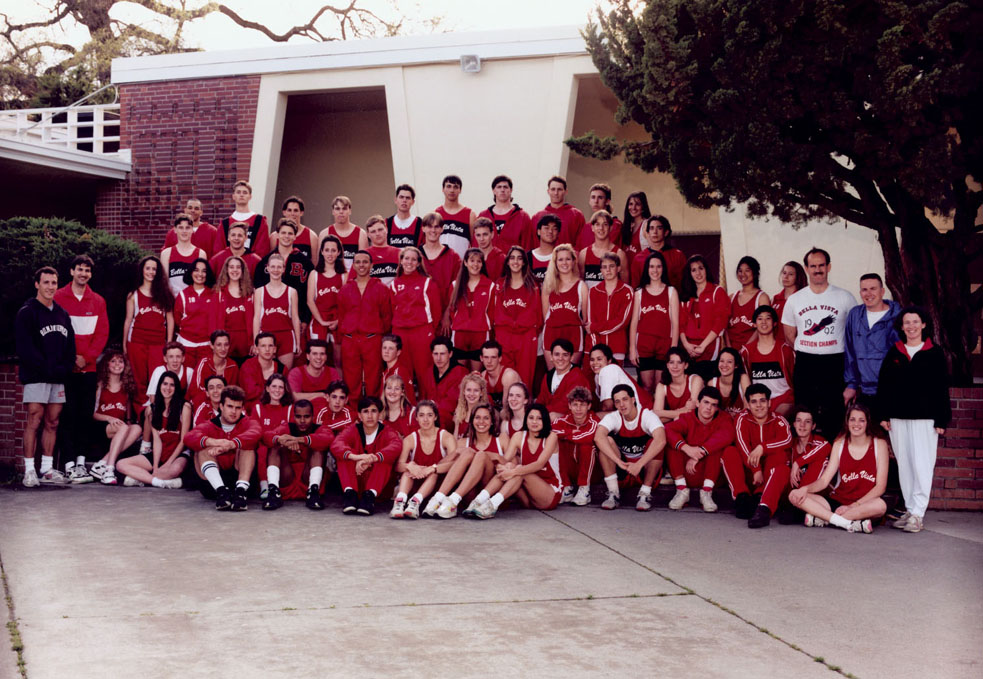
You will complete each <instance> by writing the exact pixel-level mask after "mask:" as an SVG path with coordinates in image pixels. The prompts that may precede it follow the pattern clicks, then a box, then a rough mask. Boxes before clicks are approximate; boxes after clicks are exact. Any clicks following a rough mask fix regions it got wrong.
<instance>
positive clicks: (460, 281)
mask: <svg viewBox="0 0 983 679" xmlns="http://www.w3.org/2000/svg"><path fill="white" fill-rule="evenodd" d="M492 233H493V234H494V233H495V229H494V228H492ZM473 255H478V256H479V257H481V271H479V272H478V275H479V276H484V277H485V278H488V267H487V266H485V253H484V252H482V251H481V250H480V249H479V248H468V249H467V250H465V251H464V256H463V257H461V266H460V270H459V271H458V273H457V285H456V286H454V296H453V297H451V300H450V309H451V313H457V307H458V305H459V304H460V303H461V301H462V300H464V296H465V295H466V294H467V290H468V280H470V278H471V272H470V271H469V270H468V267H467V266H465V265H466V263H467V261H468V258H469V257H471V256H473Z"/></svg>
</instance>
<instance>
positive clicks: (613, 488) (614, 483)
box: [604, 474, 621, 496]
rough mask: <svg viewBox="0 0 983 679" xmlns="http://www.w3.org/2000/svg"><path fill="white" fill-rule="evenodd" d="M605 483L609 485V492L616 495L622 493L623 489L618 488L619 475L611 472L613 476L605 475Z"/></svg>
mask: <svg viewBox="0 0 983 679" xmlns="http://www.w3.org/2000/svg"><path fill="white" fill-rule="evenodd" d="M604 485H605V486H607V488H608V492H610V493H614V494H615V495H619V496H620V495H621V491H619V490H618V475H617V474H611V476H605V477H604Z"/></svg>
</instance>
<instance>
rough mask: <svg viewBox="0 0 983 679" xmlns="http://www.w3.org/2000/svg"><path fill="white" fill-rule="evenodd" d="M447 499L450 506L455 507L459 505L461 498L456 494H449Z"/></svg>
mask: <svg viewBox="0 0 983 679" xmlns="http://www.w3.org/2000/svg"><path fill="white" fill-rule="evenodd" d="M447 499H448V500H450V502H451V504H452V505H454V506H455V507H457V506H458V505H459V504H461V500H462V499H463V498H462V497H461V496H460V495H458V494H457V493H451V494H450V495H448V496H447Z"/></svg>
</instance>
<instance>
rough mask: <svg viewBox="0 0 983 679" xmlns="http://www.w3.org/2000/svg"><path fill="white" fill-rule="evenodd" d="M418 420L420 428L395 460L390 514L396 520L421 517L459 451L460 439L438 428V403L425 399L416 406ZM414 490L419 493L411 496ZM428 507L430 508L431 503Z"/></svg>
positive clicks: (405, 442) (405, 441)
mask: <svg viewBox="0 0 983 679" xmlns="http://www.w3.org/2000/svg"><path fill="white" fill-rule="evenodd" d="M416 421H417V423H418V424H419V425H420V426H419V428H418V429H417V430H416V431H415V432H413V433H412V434H410V435H409V436H407V437H406V438H404V439H403V450H402V452H401V453H400V455H399V459H398V460H397V461H396V473H397V474H400V477H399V485H398V486H397V488H396V500H395V501H394V502H393V508H392V511H391V512H389V516H390V517H392V518H394V519H418V518H420V506H421V505H422V504H423V500H424V498H426V497H428V496H429V495H430V494H431V493H433V492H434V490H435V489H436V488H437V482H438V481H439V480H440V476H441V475H442V474H445V473H446V472H447V470H448V469H450V468H451V465H452V464H453V463H454V457H455V452H456V451H457V439H455V438H454V436H453V435H452V434H451V433H450V432H448V431H445V430H444V429H440V428H439V427H438V426H437V424H438V423H437V404H436V403H434V402H433V401H429V400H426V399H424V400H423V401H420V402H419V403H417V404H416ZM414 487H415V488H416V493H414V494H413V495H410V492H412V490H413V488H414ZM407 497H409V500H408V501H407ZM427 508H428V509H429V508H430V505H429V504H428V505H427ZM434 511H436V509H435V510H434ZM430 516H433V513H431V514H430Z"/></svg>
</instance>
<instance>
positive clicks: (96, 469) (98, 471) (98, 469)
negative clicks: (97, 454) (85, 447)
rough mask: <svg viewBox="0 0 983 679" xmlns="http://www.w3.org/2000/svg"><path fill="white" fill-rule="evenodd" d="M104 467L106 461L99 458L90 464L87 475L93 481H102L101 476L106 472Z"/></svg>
mask: <svg viewBox="0 0 983 679" xmlns="http://www.w3.org/2000/svg"><path fill="white" fill-rule="evenodd" d="M106 467H107V465H106V463H105V462H103V461H102V460H99V461H98V462H96V463H95V464H94V465H92V468H91V469H89V476H91V477H92V479H93V480H94V481H102V476H103V474H105V473H106Z"/></svg>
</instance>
